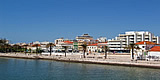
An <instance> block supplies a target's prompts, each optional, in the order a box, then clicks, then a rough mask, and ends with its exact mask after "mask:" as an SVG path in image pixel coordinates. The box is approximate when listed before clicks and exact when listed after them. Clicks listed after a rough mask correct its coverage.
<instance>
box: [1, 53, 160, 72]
mask: <svg viewBox="0 0 160 80" xmlns="http://www.w3.org/2000/svg"><path fill="white" fill-rule="evenodd" d="M0 57H8V58H21V59H42V60H54V61H62V62H76V63H88V64H103V65H116V66H128V67H143V68H155V69H160V61H141V60H138V61H131V59H130V55H111V54H110V55H108V56H107V59H104V55H87V56H86V58H83V56H82V55H74V54H72V55H67V57H65V56H64V55H61V56H60V55H52V56H46V55H36V54H26V55H25V54H24V53H16V54H15V53H0Z"/></svg>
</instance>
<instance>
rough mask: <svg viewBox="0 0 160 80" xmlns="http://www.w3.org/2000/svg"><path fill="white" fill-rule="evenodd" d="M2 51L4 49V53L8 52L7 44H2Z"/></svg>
mask: <svg viewBox="0 0 160 80" xmlns="http://www.w3.org/2000/svg"><path fill="white" fill-rule="evenodd" d="M3 46H4V49H5V53H7V52H8V49H9V48H10V45H9V44H4V45H3Z"/></svg>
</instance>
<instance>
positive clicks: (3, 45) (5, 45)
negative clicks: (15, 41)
mask: <svg viewBox="0 0 160 80" xmlns="http://www.w3.org/2000/svg"><path fill="white" fill-rule="evenodd" d="M9 46H10V45H9V44H8V42H7V40H6V39H0V48H1V52H7V49H8V47H9Z"/></svg>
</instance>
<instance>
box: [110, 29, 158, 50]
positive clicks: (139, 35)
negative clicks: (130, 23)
mask: <svg viewBox="0 0 160 80" xmlns="http://www.w3.org/2000/svg"><path fill="white" fill-rule="evenodd" d="M141 41H150V42H154V43H157V44H159V43H160V37H158V36H154V34H153V33H151V32H148V31H146V32H145V31H129V32H125V34H119V36H118V37H116V38H115V39H110V40H108V45H109V47H110V51H117V52H128V50H125V47H126V46H128V45H130V44H133V43H137V42H141Z"/></svg>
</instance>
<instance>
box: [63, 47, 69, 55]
mask: <svg viewBox="0 0 160 80" xmlns="http://www.w3.org/2000/svg"><path fill="white" fill-rule="evenodd" d="M62 47H63V48H64V53H65V57H66V56H67V54H66V52H67V49H68V46H62Z"/></svg>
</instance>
